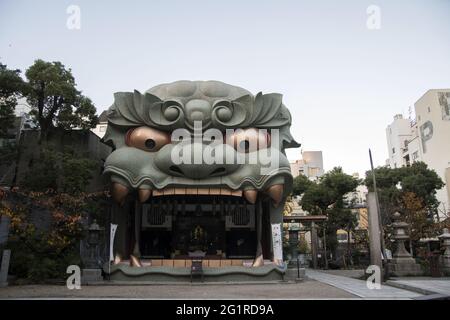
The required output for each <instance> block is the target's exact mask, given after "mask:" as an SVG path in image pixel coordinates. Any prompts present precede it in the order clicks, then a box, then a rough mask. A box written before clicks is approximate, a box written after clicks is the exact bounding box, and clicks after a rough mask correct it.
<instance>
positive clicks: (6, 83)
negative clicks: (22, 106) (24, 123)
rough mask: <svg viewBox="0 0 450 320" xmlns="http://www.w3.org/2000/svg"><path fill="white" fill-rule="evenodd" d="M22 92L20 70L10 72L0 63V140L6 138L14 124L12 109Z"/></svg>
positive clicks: (22, 85)
mask: <svg viewBox="0 0 450 320" xmlns="http://www.w3.org/2000/svg"><path fill="white" fill-rule="evenodd" d="M23 90H24V82H23V80H22V78H21V77H20V70H17V69H16V70H10V69H8V68H7V66H6V65H4V64H2V63H0V138H4V137H6V136H7V133H8V129H9V128H11V127H12V126H13V124H14V119H15V116H14V109H15V107H16V105H17V98H19V97H20V96H21V94H22V92H23Z"/></svg>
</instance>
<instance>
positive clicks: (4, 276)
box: [0, 249, 11, 288]
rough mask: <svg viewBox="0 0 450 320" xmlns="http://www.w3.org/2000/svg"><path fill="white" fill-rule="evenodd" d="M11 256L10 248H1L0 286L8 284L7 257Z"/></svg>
mask: <svg viewBox="0 0 450 320" xmlns="http://www.w3.org/2000/svg"><path fill="white" fill-rule="evenodd" d="M10 257H11V250H6V249H5V250H3V254H2V264H1V266H0V288H1V287H6V286H7V285H8V270H9V258H10Z"/></svg>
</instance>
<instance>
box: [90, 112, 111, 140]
mask: <svg viewBox="0 0 450 320" xmlns="http://www.w3.org/2000/svg"><path fill="white" fill-rule="evenodd" d="M107 127H108V116H107V114H106V111H103V112H102V113H101V114H100V116H99V117H98V124H97V126H96V127H95V128H92V129H91V131H92V132H93V133H95V134H96V135H97V137H99V138H100V139H101V138H103V137H104V135H105V133H106V128H107Z"/></svg>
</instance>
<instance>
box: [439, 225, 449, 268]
mask: <svg viewBox="0 0 450 320" xmlns="http://www.w3.org/2000/svg"><path fill="white" fill-rule="evenodd" d="M438 238H439V240H441V248H442V250H444V254H443V255H442V257H441V267H442V271H443V272H444V274H446V275H450V233H449V232H448V229H447V228H444V230H443V233H442V234H441V235H440V236H439V237H438Z"/></svg>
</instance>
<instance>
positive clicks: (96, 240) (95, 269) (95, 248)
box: [82, 220, 103, 284]
mask: <svg viewBox="0 0 450 320" xmlns="http://www.w3.org/2000/svg"><path fill="white" fill-rule="evenodd" d="M87 231H88V233H87V239H86V242H87V245H86V247H87V257H86V259H85V261H84V268H83V273H82V281H83V283H85V284H89V283H95V282H99V281H101V280H103V278H102V272H101V269H100V249H99V247H100V232H101V231H102V228H100V226H99V225H98V224H97V221H96V220H94V221H93V222H92V224H91V225H90V226H89V228H88V229H87Z"/></svg>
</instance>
